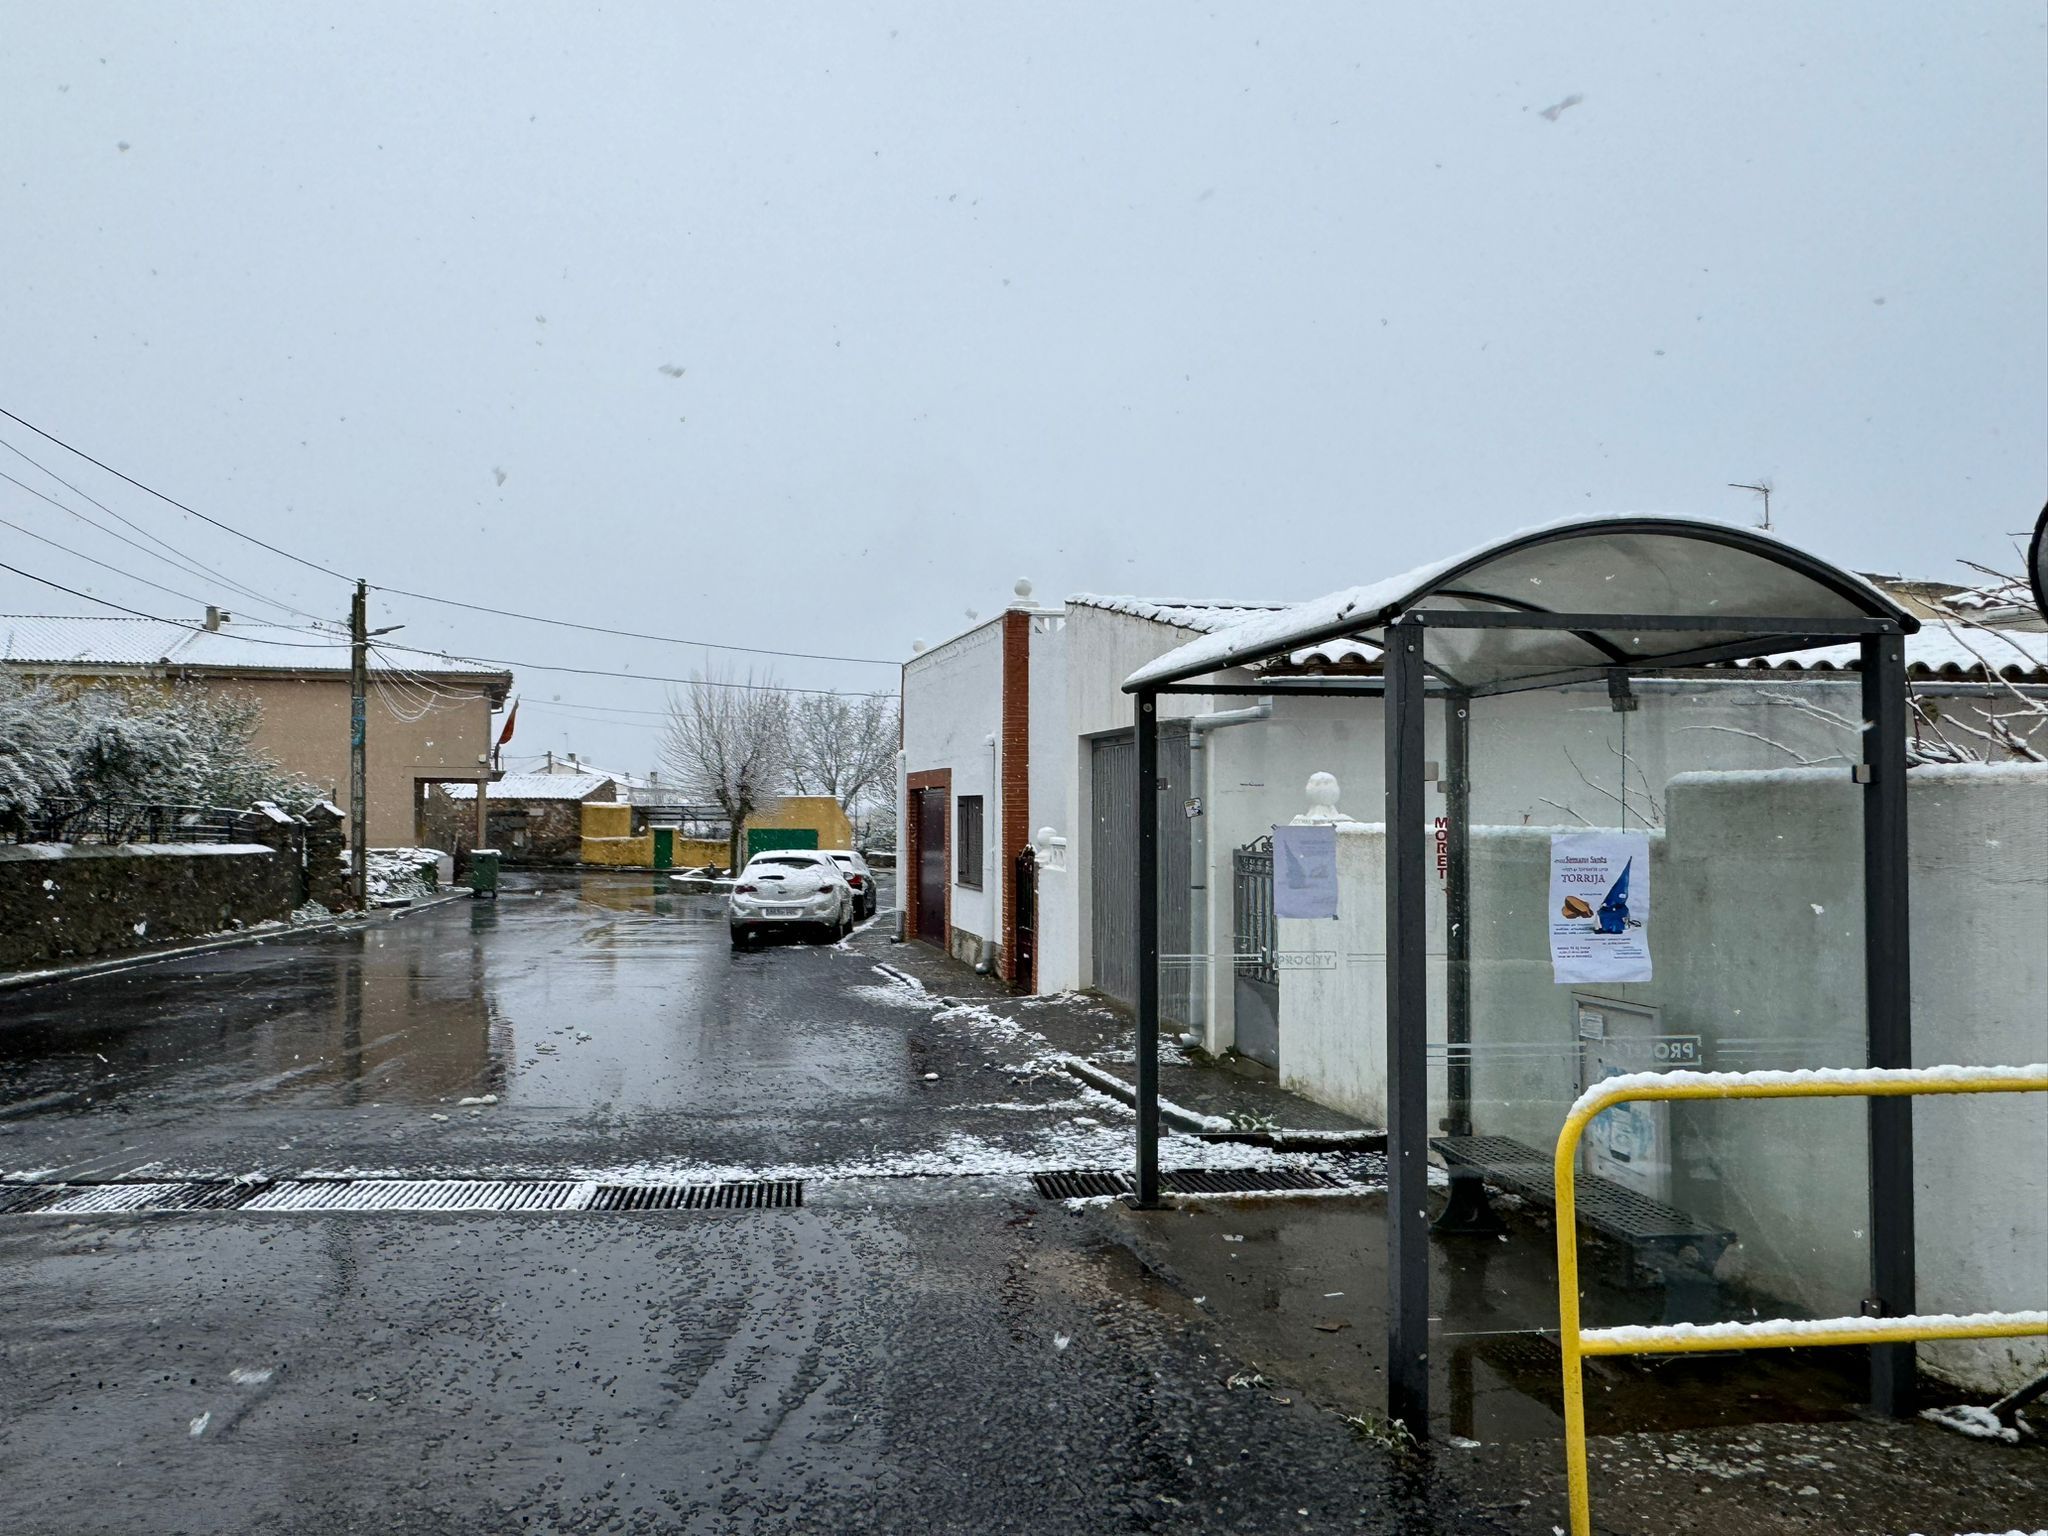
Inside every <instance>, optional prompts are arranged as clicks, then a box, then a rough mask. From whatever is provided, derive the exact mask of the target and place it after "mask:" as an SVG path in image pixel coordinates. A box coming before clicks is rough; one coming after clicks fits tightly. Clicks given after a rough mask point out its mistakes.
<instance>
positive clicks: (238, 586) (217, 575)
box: [0, 438, 318, 619]
mask: <svg viewBox="0 0 2048 1536" xmlns="http://www.w3.org/2000/svg"><path fill="white" fill-rule="evenodd" d="M0 448H5V449H6V450H7V451H8V452H9V453H11V454H13V455H14V456H15V457H16V458H18V459H20V460H21V461H22V462H23V463H24V464H28V465H31V466H33V467H34V468H36V469H40V470H41V471H42V472H43V473H44V474H46V475H48V476H49V477H50V478H51V479H52V480H54V481H56V482H57V483H58V484H59V485H61V486H63V487H64V489H65V490H67V491H69V492H71V493H72V495H74V496H83V497H84V498H85V499H86V500H87V501H89V502H91V503H92V504H93V505H94V506H96V507H98V508H99V509H100V510H101V511H102V512H104V513H106V514H107V516H109V517H111V518H113V519H114V521H116V522H117V523H120V524H121V525H122V526H123V527H127V528H133V529H134V530H135V531H136V532H137V533H139V534H141V535H142V536H143V537H144V538H145V539H148V540H149V542H150V543H152V544H154V545H156V546H158V548H161V549H166V550H169V551H170V558H171V560H172V563H174V564H178V565H182V566H184V567H185V568H186V569H187V570H189V571H191V572H192V573H193V574H194V575H204V576H211V577H212V578H213V579H214V580H215V581H218V582H220V583H222V584H223V585H225V586H227V587H229V588H231V589H232V590H234V591H236V592H238V593H240V594H241V595H243V596H244V597H251V598H254V599H255V600H256V601H257V602H259V603H266V604H268V605H269V606H270V607H272V608H276V609H278V610H279V611H280V612H283V613H291V614H296V615H298V617H300V618H302V619H311V618H316V617H318V615H316V614H311V613H307V612H306V611H305V610H304V609H303V608H294V607H292V605H291V604H289V603H281V602H279V601H278V600H277V599H276V598H273V597H265V596H264V595H263V594H262V593H261V592H258V591H257V590H256V589H255V588H254V587H252V586H249V585H247V584H246V583H244V582H239V581H236V580H235V579H234V578H233V577H231V576H228V575H226V574H224V573H222V572H220V571H216V570H214V569H213V568H212V567H211V566H205V565H201V564H199V562H198V561H196V560H190V559H188V558H187V557H186V555H185V554H184V552H183V551H181V550H179V549H178V548H177V546H176V545H173V544H168V543H165V542H164V540H162V539H160V538H158V537H157V536H156V535H155V534H153V533H151V532H150V531H149V530H148V529H147V528H145V527H143V526H142V525H141V524H140V523H138V522H136V521H135V520H134V519H132V518H129V517H124V516H123V515H122V514H121V513H119V512H116V511H115V510H114V509H113V508H112V507H110V506H108V505H107V504H106V503H105V502H104V501H101V500H100V499H99V498H98V497H97V496H95V495H93V494H92V492H90V491H87V490H84V489H82V488H81V487H79V486H76V485H73V484H72V483H71V482H70V481H69V480H66V479H65V478H64V477H63V476H62V475H60V474H58V473H57V471H55V470H54V469H52V468H50V466H49V465H47V464H45V463H43V462H42V461H41V460H40V459H34V458H31V457H29V455H27V454H26V453H23V452H22V451H21V450H20V449H19V448H17V447H15V446H14V444H12V443H10V442H8V441H7V440H6V439H4V438H0ZM7 478H8V479H9V480H13V481H14V483H15V484H16V485H19V486H21V488H22V489H23V490H25V491H27V492H28V493H29V494H30V495H32V496H42V497H43V500H45V501H47V502H49V503H50V505H51V506H53V507H57V508H59V509H61V510H63V511H65V512H69V513H71V515H72V516H73V517H76V518H78V519H80V520H81V521H82V522H85V523H87V524H90V525H91V526H92V527H95V528H99V524H97V523H94V522H93V521H92V519H91V518H89V517H86V516H85V514H84V513H82V512H78V511H75V510H74V509H72V508H70V507H67V506H65V505H64V503H63V502H61V501H58V500H57V499H56V498H55V497H53V496H44V495H43V493H42V492H41V491H38V490H37V489H36V488H35V487H34V486H32V485H27V484H24V483H23V482H22V481H20V480H15V479H14V476H12V475H8V476H7ZM100 532H102V533H104V534H108V535H109V536H111V537H113V538H117V539H119V538H121V535H119V534H118V533H115V532H114V531H113V530H112V529H111V528H100ZM121 542H122V543H124V544H131V543H134V541H133V540H132V539H122V540H121ZM135 547H136V548H137V549H141V548H142V546H141V545H139V544H137V545H135ZM143 553H145V554H151V553H153V552H152V551H149V550H144V551H143ZM154 558H156V559H158V560H163V559H165V558H166V557H165V556H163V555H155V556H154Z"/></svg>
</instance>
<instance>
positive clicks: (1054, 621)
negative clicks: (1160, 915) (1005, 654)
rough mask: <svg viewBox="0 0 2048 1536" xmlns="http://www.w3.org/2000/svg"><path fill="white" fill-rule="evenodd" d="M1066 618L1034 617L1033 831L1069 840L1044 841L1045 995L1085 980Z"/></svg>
mask: <svg viewBox="0 0 2048 1536" xmlns="http://www.w3.org/2000/svg"><path fill="white" fill-rule="evenodd" d="M1067 623H1068V620H1067V618H1066V616H1065V615H1063V614H1049V613H1048V614H1036V615H1034V616H1033V618H1032V621H1031V649H1030V665H1031V732H1030V750H1031V835H1032V837H1033V838H1034V839H1036V838H1038V835H1039V833H1040V832H1042V831H1044V830H1045V829H1047V828H1050V829H1051V830H1052V833H1053V836H1054V837H1055V838H1057V839H1062V840H1063V841H1058V842H1052V843H1046V842H1043V841H1040V842H1039V843H1038V845H1037V846H1038V973H1037V975H1036V977H1035V978H1034V983H1035V986H1036V988H1037V990H1038V991H1039V992H1041V993H1046V994H1050V993H1055V992H1066V991H1071V990H1073V989H1074V988H1077V987H1079V986H1080V985H1081V948H1080V937H1079V933H1078V928H1079V924H1080V920H1081V904H1080V901H1079V899H1078V897H1077V894H1076V890H1075V884H1076V881H1077V879H1078V878H1079V876H1078V875H1077V872H1076V871H1077V868H1078V865H1077V862H1076V845H1077V844H1078V843H1079V842H1080V841H1081V837H1080V833H1079V830H1078V823H1077V821H1076V818H1075V807H1074V796H1075V790H1076V786H1075V774H1074V725H1073V713H1072V700H1071V698H1070V697H1069V684H1068V654H1069V653H1068V646H1067V634H1066V628H1067Z"/></svg>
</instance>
